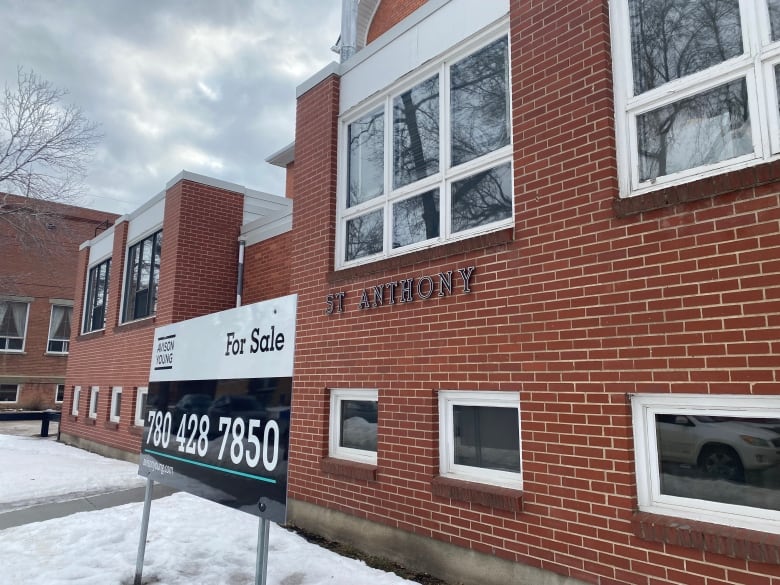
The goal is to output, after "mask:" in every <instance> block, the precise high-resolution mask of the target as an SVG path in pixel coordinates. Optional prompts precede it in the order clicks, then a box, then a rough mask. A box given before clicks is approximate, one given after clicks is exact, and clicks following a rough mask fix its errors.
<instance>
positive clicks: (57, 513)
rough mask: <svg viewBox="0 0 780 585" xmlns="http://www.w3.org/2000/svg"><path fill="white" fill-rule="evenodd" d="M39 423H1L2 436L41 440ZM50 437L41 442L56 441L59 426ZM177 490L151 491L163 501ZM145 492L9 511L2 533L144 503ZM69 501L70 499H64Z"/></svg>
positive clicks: (0, 523) (0, 517)
mask: <svg viewBox="0 0 780 585" xmlns="http://www.w3.org/2000/svg"><path fill="white" fill-rule="evenodd" d="M40 432H41V423H40V421H11V422H0V434H2V435H18V436H22V437H40ZM50 432H51V435H50V436H49V437H46V438H43V437H41V441H55V440H56V437H57V423H53V424H52V427H51V428H50ZM175 492H176V490H174V489H172V488H169V487H167V486H164V485H161V484H155V485H154V488H153V490H152V498H153V499H157V498H164V497H165V496H169V495H171V494H173V493H175ZM145 493H146V488H145V487H137V488H132V489H127V490H119V491H114V492H108V493H102V494H92V495H89V496H84V497H80V498H74V499H71V500H68V499H65V500H63V501H61V502H52V503H49V504H40V505H38V506H30V507H29V508H22V509H20V510H10V511H8V512H3V513H0V530H4V529H6V528H12V527H14V526H21V525H22V524H30V523H32V522H43V521H45V520H51V519H52V518H62V517H63V516H70V515H71V514H76V513H77V512H89V511H92V510H102V509H104V508H112V507H114V506H121V505H123V504H131V503H133V502H143V501H144V496H145ZM63 497H64V498H67V496H63Z"/></svg>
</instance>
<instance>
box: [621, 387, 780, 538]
mask: <svg viewBox="0 0 780 585" xmlns="http://www.w3.org/2000/svg"><path fill="white" fill-rule="evenodd" d="M631 411H632V418H633V426H634V445H635V450H636V474H637V496H638V501H639V509H640V510H641V511H643V512H650V513H654V514H661V515H665V516H674V517H678V518H686V519H688V520H698V521H702V522H709V523H715V524H723V525H727V526H733V527H739V528H747V529H751V530H760V531H762V532H770V533H773V534H780V511H778V510H771V509H765V508H755V507H750V506H743V505H736V504H726V503H721V502H715V501H712V500H704V499H696V498H687V497H680V496H671V495H667V494H663V493H661V477H660V469H659V453H658V436H657V429H656V424H654V423H655V416H656V414H679V415H692V416H730V417H755V418H777V419H780V397H777V396H755V395H751V396H735V395H709V394H636V395H632V396H631ZM670 411H671V412H670ZM721 481H723V480H721ZM743 489H744V486H739V490H740V491H742V490H743ZM778 495H780V494H778Z"/></svg>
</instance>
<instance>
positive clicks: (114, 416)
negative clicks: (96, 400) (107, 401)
mask: <svg viewBox="0 0 780 585" xmlns="http://www.w3.org/2000/svg"><path fill="white" fill-rule="evenodd" d="M121 411H122V387H121V386H114V387H113V388H112V389H111V406H110V407H109V411H108V412H109V414H108V420H110V421H111V422H116V423H118V422H119V419H120V417H121Z"/></svg>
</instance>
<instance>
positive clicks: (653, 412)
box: [631, 394, 780, 534]
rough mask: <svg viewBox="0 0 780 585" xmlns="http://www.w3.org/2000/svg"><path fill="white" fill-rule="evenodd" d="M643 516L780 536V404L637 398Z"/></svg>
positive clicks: (771, 399) (774, 400)
mask: <svg viewBox="0 0 780 585" xmlns="http://www.w3.org/2000/svg"><path fill="white" fill-rule="evenodd" d="M631 405H632V412H633V424H634V441H635V445H636V470H637V487H638V496H639V509H640V510H642V511H645V512H652V513H657V514H665V515H670V516H675V517H679V518H687V519H690V520H700V521H704V522H711V523H719V524H725V525H729V526H739V527H742V528H749V529H754V530H762V531H764V532H773V533H776V534H780V398H779V397H775V396H726V395H717V396H713V395H686V394H677V395H675V394H649V395H644V394H643V395H635V396H632V397H631Z"/></svg>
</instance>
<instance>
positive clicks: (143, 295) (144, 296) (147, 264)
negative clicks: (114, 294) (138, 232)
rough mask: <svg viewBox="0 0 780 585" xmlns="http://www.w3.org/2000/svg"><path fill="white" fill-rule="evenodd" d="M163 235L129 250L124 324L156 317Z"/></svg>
mask: <svg viewBox="0 0 780 585" xmlns="http://www.w3.org/2000/svg"><path fill="white" fill-rule="evenodd" d="M161 250H162V232H157V233H156V234H153V235H151V236H149V237H147V238H145V239H143V240H141V241H140V242H138V243H137V244H134V245H133V246H131V247H130V249H129V250H128V254H127V257H128V262H127V281H126V285H125V307H124V318H123V320H124V321H132V320H134V319H142V318H144V317H149V316H151V315H154V314H155V312H156V310H157V288H158V283H159V278H160V254H161Z"/></svg>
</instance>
